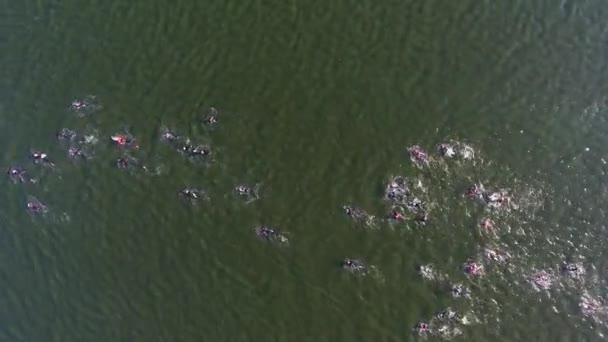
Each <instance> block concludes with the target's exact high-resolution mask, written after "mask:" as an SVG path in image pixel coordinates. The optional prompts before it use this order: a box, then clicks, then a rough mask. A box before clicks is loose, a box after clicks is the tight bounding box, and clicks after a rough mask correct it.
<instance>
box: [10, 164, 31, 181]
mask: <svg viewBox="0 0 608 342" xmlns="http://www.w3.org/2000/svg"><path fill="white" fill-rule="evenodd" d="M6 174H7V175H8V176H9V178H10V179H11V181H13V183H26V182H27V181H28V180H29V179H28V178H27V171H25V170H24V169H23V168H21V167H16V166H14V167H11V168H9V169H8V171H6Z"/></svg>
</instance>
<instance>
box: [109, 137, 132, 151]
mask: <svg viewBox="0 0 608 342" xmlns="http://www.w3.org/2000/svg"><path fill="white" fill-rule="evenodd" d="M110 139H111V140H112V141H114V142H115V143H116V144H117V145H118V146H120V147H129V148H132V149H138V148H139V145H138V144H137V142H136V141H135V137H133V136H132V135H131V134H129V133H116V134H114V135H112V136H111V137H110Z"/></svg>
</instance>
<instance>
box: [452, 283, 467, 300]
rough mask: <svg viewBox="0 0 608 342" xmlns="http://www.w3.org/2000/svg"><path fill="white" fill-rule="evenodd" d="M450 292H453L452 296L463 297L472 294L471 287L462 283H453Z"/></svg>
mask: <svg viewBox="0 0 608 342" xmlns="http://www.w3.org/2000/svg"><path fill="white" fill-rule="evenodd" d="M450 293H451V294H452V297H454V298H463V297H469V296H470V291H469V289H468V288H466V287H465V286H464V285H463V284H460V283H457V284H452V286H451V288H450Z"/></svg>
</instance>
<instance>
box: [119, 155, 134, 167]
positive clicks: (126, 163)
mask: <svg viewBox="0 0 608 342" xmlns="http://www.w3.org/2000/svg"><path fill="white" fill-rule="evenodd" d="M130 165H131V164H130V163H129V159H128V158H126V157H120V158H118V159H117V160H116V166H117V167H118V168H119V169H127V168H129V166H130Z"/></svg>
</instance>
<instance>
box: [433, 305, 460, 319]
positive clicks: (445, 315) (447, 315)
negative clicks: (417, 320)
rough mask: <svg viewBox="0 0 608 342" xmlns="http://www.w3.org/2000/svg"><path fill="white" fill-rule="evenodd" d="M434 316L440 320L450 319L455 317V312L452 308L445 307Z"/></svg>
mask: <svg viewBox="0 0 608 342" xmlns="http://www.w3.org/2000/svg"><path fill="white" fill-rule="evenodd" d="M435 318H436V319H438V320H440V321H450V320H453V319H456V318H457V317H456V312H454V310H452V308H446V309H445V310H443V311H441V312H439V313H438V314H436V315H435Z"/></svg>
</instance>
